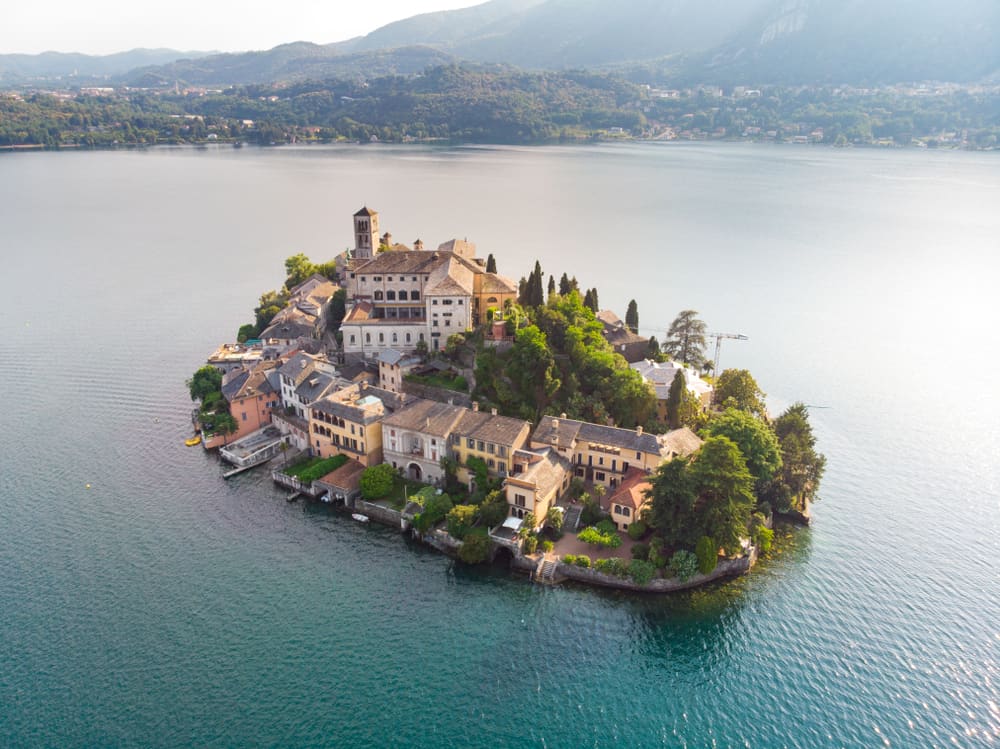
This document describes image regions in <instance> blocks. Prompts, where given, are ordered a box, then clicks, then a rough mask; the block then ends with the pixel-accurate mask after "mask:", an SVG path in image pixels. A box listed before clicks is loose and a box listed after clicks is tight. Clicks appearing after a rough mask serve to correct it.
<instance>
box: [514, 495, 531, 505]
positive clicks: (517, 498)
mask: <svg viewBox="0 0 1000 749" xmlns="http://www.w3.org/2000/svg"><path fill="white" fill-rule="evenodd" d="M514 504H515V505H517V506H518V507H527V506H528V505H527V504H526V501H525V498H524V495H523V494H515V495H514Z"/></svg>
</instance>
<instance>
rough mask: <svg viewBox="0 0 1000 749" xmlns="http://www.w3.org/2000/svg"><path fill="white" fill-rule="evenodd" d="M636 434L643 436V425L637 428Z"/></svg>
mask: <svg viewBox="0 0 1000 749" xmlns="http://www.w3.org/2000/svg"><path fill="white" fill-rule="evenodd" d="M635 433H636V434H640V435H641V434H642V425H640V426H637V427H636V428H635Z"/></svg>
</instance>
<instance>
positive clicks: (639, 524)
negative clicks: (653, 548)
mask: <svg viewBox="0 0 1000 749" xmlns="http://www.w3.org/2000/svg"><path fill="white" fill-rule="evenodd" d="M647 530H648V526H647V525H646V523H645V522H644V521H642V520H636V521H635V522H634V523H630V524H629V527H628V537H629V538H631V539H632V540H633V541H638V540H639V539H640V538H642V537H643V536H644V535H646V531H647Z"/></svg>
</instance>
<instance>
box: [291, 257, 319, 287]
mask: <svg viewBox="0 0 1000 749" xmlns="http://www.w3.org/2000/svg"><path fill="white" fill-rule="evenodd" d="M285 272H286V273H287V274H288V277H287V278H286V279H285V288H288V289H291V288H292V287H294V286H298V285H299V284H300V283H302V282H303V281H305V280H306V279H307V278H309V276H311V275H312V274H313V273H315V272H316V266H315V265H313V263H312V261H311V260H309V258H308V257H306V256H305V255H304V254H303V253H301V252H300V253H298V254H297V255H292V256H291V257H289V258H286V259H285Z"/></svg>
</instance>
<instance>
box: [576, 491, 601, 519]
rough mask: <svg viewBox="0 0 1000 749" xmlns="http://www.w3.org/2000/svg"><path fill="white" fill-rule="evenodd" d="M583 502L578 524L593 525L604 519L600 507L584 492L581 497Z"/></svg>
mask: <svg viewBox="0 0 1000 749" xmlns="http://www.w3.org/2000/svg"><path fill="white" fill-rule="evenodd" d="M581 499H582V501H583V509H582V510H581V511H580V522H581V523H583V524H584V525H594V524H595V523H599V522H600V521H601V519H602V518H604V512H603V511H602V510H601V505H600V504H599V503H598V502H596V501H595V500H593V499H591V498H590V495H589V494H587V493H586V492H584V494H583V496H582V497H581Z"/></svg>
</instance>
